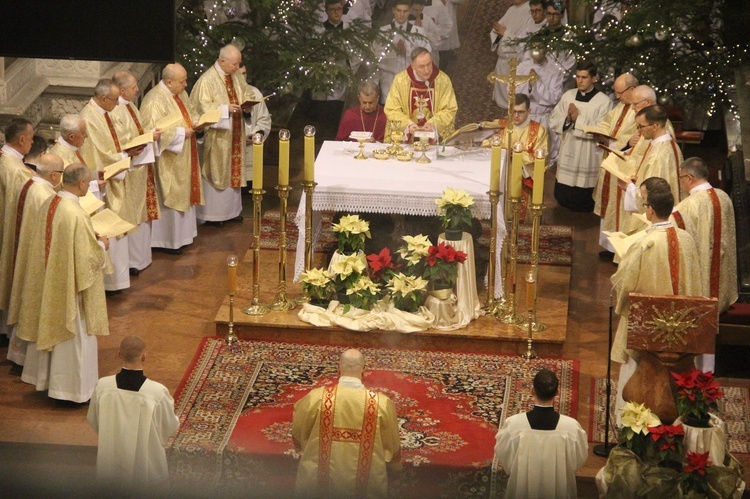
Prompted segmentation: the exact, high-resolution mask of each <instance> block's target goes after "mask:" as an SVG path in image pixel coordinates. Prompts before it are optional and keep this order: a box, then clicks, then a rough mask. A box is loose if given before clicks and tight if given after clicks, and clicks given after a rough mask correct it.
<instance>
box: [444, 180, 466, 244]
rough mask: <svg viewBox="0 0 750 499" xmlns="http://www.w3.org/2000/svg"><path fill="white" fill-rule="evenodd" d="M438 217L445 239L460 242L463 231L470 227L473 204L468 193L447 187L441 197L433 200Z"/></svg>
mask: <svg viewBox="0 0 750 499" xmlns="http://www.w3.org/2000/svg"><path fill="white" fill-rule="evenodd" d="M435 204H437V206H438V208H437V212H438V217H439V218H440V221H441V223H442V225H443V229H445V239H447V240H448V241H460V240H461V237H462V235H463V231H464V230H465V229H468V228H470V227H471V209H470V208H471V206H472V205H473V204H474V198H472V197H471V196H470V195H469V193H468V192H466V191H465V190H463V189H459V190H457V191H456V190H453V189H452V188H450V187H447V188H446V189H445V190H444V191H443V195H442V196H441V197H440V198H438V199H436V200H435Z"/></svg>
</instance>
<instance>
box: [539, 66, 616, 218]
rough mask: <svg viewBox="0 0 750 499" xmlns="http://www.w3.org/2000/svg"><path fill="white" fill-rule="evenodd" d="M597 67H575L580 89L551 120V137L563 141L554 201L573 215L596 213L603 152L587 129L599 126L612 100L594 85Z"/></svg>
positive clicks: (559, 106) (566, 96)
mask: <svg viewBox="0 0 750 499" xmlns="http://www.w3.org/2000/svg"><path fill="white" fill-rule="evenodd" d="M597 79H598V77H597V76H596V65H595V64H594V63H592V62H590V61H581V62H579V63H578V64H577V65H576V86H577V87H578V88H577V89H573V90H568V91H567V92H565V93H564V94H563V96H562V98H561V99H560V102H559V103H558V104H557V106H555V109H554V110H553V111H552V115H551V116H550V118H549V128H550V130H549V131H550V133H553V132H554V133H557V134H558V135H560V137H561V143H560V156H559V159H558V160H557V177H556V181H555V199H556V200H557V202H558V203H560V205H561V206H564V207H565V208H568V209H570V210H572V211H580V212H591V211H593V210H594V199H593V197H592V196H593V194H594V187H595V186H596V180H597V178H598V177H599V167H600V165H601V162H602V155H601V150H600V149H599V148H598V147H596V141H595V140H594V137H593V135H591V134H590V133H586V132H584V131H583V127H584V126H596V125H597V124H598V123H599V122H601V121H602V120H603V119H604V116H605V115H606V114H607V113H608V112H609V110H610V109H612V100H611V99H610V98H609V97H608V96H607V95H605V94H604V93H602V92H600V91H599V90H598V89H597V88H596V87H595V86H594V84H595V83H596V81H597Z"/></svg>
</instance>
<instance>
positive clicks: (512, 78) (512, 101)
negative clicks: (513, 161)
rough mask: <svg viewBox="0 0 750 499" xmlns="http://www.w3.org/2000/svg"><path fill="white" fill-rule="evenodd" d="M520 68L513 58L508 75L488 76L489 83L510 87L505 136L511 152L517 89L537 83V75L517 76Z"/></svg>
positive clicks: (491, 74)
mask: <svg viewBox="0 0 750 499" xmlns="http://www.w3.org/2000/svg"><path fill="white" fill-rule="evenodd" d="M517 67H518V60H516V58H515V57H514V58H512V59H511V60H510V72H509V73H508V74H507V75H498V74H495V73H490V74H488V75H487V81H489V82H490V83H502V84H505V85H507V86H508V120H507V123H506V124H505V134H506V137H507V140H506V144H507V147H508V151H510V150H511V148H512V147H513V144H511V143H510V138H511V135H512V133H513V110H514V109H515V107H516V87H518V86H520V85H523V84H524V83H532V84H533V83H536V80H537V75H536V74H531V75H518V74H516V68H517Z"/></svg>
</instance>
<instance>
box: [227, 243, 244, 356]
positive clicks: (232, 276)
mask: <svg viewBox="0 0 750 499" xmlns="http://www.w3.org/2000/svg"><path fill="white" fill-rule="evenodd" d="M238 263H239V261H238V259H237V256H236V255H229V256H228V257H227V268H228V274H229V275H228V283H229V324H228V325H227V337H226V339H225V340H224V341H225V342H226V344H227V346H228V347H229V349H230V351H232V352H234V351H242V349H241V348H240V340H239V338H237V335H236V334H235V332H234V295H235V293H236V292H237V265H238Z"/></svg>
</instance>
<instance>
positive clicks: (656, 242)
mask: <svg viewBox="0 0 750 499" xmlns="http://www.w3.org/2000/svg"><path fill="white" fill-rule="evenodd" d="M698 265H699V261H698V252H697V250H696V247H695V242H694V241H693V238H692V237H691V236H690V234H688V233H687V232H686V231H684V230H682V229H678V228H675V227H674V225H672V224H671V223H670V222H661V223H655V224H653V225H652V226H651V227H649V228H648V229H646V230H645V231H644V232H643V237H642V238H641V239H639V240H638V241H636V242H634V243H633V245H632V246H631V247H630V248H629V249H628V252H627V253H626V254H625V257H624V258H623V259H622V261H621V262H620V265H619V266H618V268H617V272H615V273H614V275H612V278H611V281H612V286H613V287H614V288H615V291H616V293H617V304H616V308H615V312H617V314H618V315H619V316H620V323H619V324H618V326H617V333H616V334H615V340H614V343H613V344H612V360H614V361H615V362H620V363H623V364H624V363H625V362H627V361H628V355H630V351H628V350H626V347H627V344H628V312H629V310H630V293H642V294H647V295H683V296H706V293H705V292H704V290H703V285H702V282H701V278H700V273H699V272H696V269H697V268H698Z"/></svg>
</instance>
